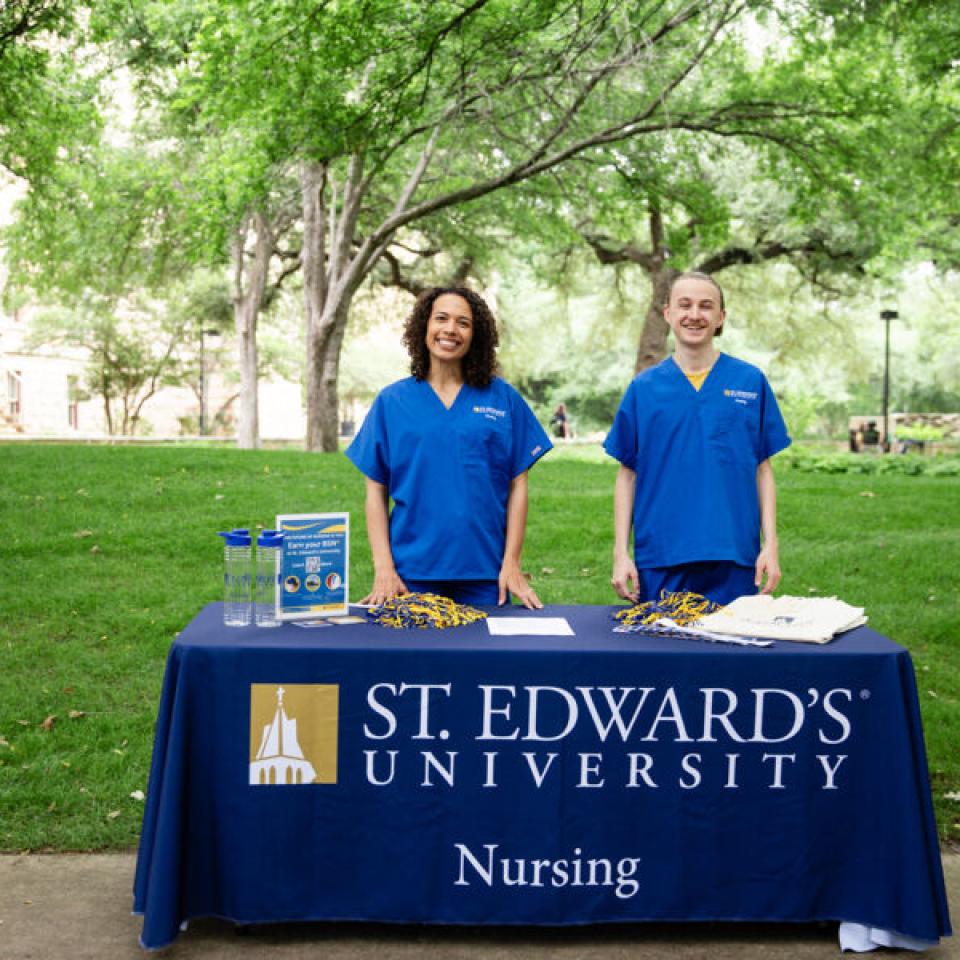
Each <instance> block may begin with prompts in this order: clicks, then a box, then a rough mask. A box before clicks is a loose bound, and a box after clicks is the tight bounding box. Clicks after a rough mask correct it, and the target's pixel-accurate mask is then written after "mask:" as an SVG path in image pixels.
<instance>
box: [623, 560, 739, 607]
mask: <svg viewBox="0 0 960 960" xmlns="http://www.w3.org/2000/svg"><path fill="white" fill-rule="evenodd" d="M638 572H639V574H640V602H641V603H643V602H645V601H647V600H659V599H660V594H661V593H662V592H663V591H664V590H666V591H668V592H669V593H673V592H674V591H676V590H685V591H689V592H691V593H699V594H701V595H702V596H704V597H707V598H708V599H709V600H712V601H713V602H714V603H722V604H724V605H726V604H728V603H732V602H733V601H734V600H736V599H737V597H744V596H747V595H749V594H754V593H756V592H757V587H756V584H755V583H754V582H753V581H754V577H755V575H756V571H755V570H754V568H753V567H744V566H741V565H740V564H738V563H731V562H730V561H729V560H709V561H704V562H700V563H681V564H678V565H677V566H675V567H644V568H643V569H641V570H639V571H638Z"/></svg>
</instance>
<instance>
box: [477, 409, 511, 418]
mask: <svg viewBox="0 0 960 960" xmlns="http://www.w3.org/2000/svg"><path fill="white" fill-rule="evenodd" d="M473 412H474V413H482V414H483V415H484V416H485V417H486V418H487V419H488V420H502V419H503V418H504V417H505V416H506V415H507V411H506V410H498V409H497V408H496V407H480V406H476V407H474V408H473Z"/></svg>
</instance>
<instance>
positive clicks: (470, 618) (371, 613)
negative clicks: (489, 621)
mask: <svg viewBox="0 0 960 960" xmlns="http://www.w3.org/2000/svg"><path fill="white" fill-rule="evenodd" d="M486 616H487V615H486V614H485V613H484V612H483V611H482V610H477V609H476V608H474V607H468V606H466V605H465V604H462V603H457V602H456V601H454V600H451V599H450V598H449V597H441V596H440V595H439V594H437V593H403V594H401V595H400V596H398V597H393V598H392V599H390V600H387V601H386V603H383V604H381V605H380V606H379V607H373V608H371V609H370V610H368V611H367V619H368V620H372V621H373V622H374V623H379V624H380V626H381V627H392V628H393V629H394V630H409V629H412V628H420V629H424V628H427V627H432V628H433V629H435V630H445V629H446V628H447V627H462V626H463V625H464V624H466V623H475V622H476V621H477V620H484V619H486Z"/></svg>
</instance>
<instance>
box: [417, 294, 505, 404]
mask: <svg viewBox="0 0 960 960" xmlns="http://www.w3.org/2000/svg"><path fill="white" fill-rule="evenodd" d="M445 293H452V294H456V295H457V296H458V297H462V298H463V299H464V300H466V301H467V303H469V304H470V312H471V313H472V314H473V340H472V341H471V342H470V349H469V350H468V351H467V355H466V356H465V357H464V358H463V379H464V380H465V381H466V382H467V383H468V384H469V385H470V386H471V387H485V386H487V385H488V384H489V383H490V381H491V380H492V379H493V378H494V376H495V375H496V373H497V344H498V342H499V337H498V336H497V321H496V320H495V319H494V316H493V313H491V311H490V308H489V307H488V306H487V304H486V302H485V301H484V299H483V297H481V296H480V295H479V294H477V293H474V292H473V290H469V289H467V288H466V287H433V288H431V289H430V290H427V291H425V292H424V293H421V294H420V296H419V297H417V302H416V303H415V304H414V305H413V311H412V312H411V313H410V316H409V317H407V322H406V323H405V324H404V327H403V345H404V346H405V347H406V348H407V353H409V354H410V372H411V373H412V374H413V375H414V376H415V377H416V378H417V379H418V380H424V379H426V376H427V373H428V371H429V370H430V351H429V350H427V323H428V322H429V320H430V313H431V311H432V310H433V305H434V303H435V302H436V300H437V298H438V297H442V296H443V295H444V294H445Z"/></svg>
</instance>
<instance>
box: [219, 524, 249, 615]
mask: <svg viewBox="0 0 960 960" xmlns="http://www.w3.org/2000/svg"><path fill="white" fill-rule="evenodd" d="M220 536H221V537H223V539H224V545H223V622H224V624H225V625H226V626H228V627H247V626H249V625H250V587H251V583H250V579H251V577H250V575H251V567H252V565H253V548H252V547H251V546H250V531H249V530H245V529H238V530H230V531H229V532H226V533H224V532H221V534H220Z"/></svg>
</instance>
